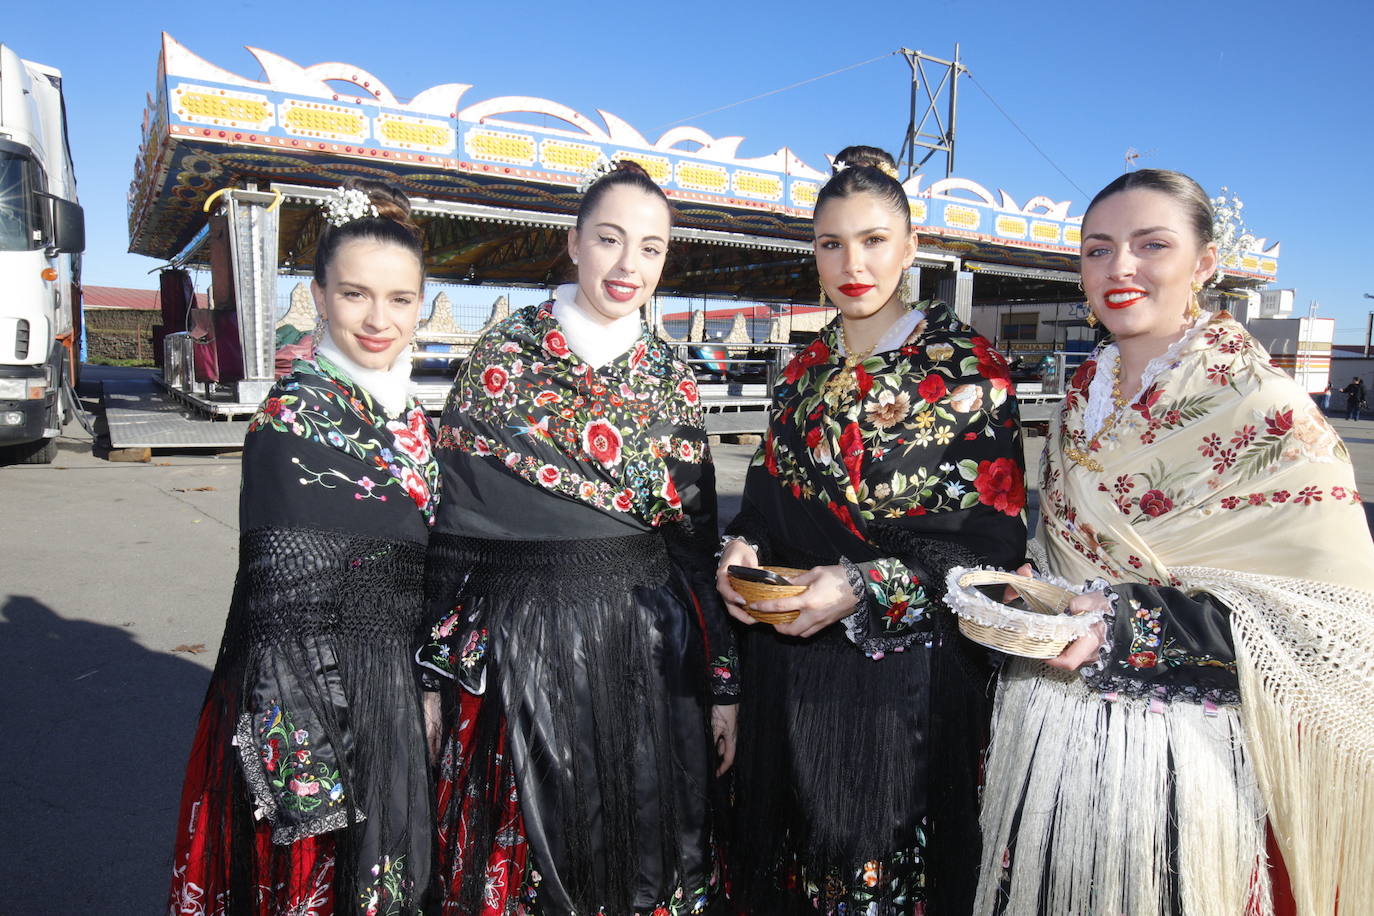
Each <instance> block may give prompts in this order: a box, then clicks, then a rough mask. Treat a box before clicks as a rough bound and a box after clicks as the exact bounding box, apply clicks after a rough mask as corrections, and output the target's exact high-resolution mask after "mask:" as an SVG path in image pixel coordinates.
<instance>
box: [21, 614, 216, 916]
mask: <svg viewBox="0 0 1374 916" xmlns="http://www.w3.org/2000/svg"><path fill="white" fill-rule="evenodd" d="M208 681H209V672H208V671H207V670H205V669H204V668H202V667H200V666H199V665H196V664H194V663H192V662H189V661H184V660H182V659H180V658H178V657H176V656H174V655H166V654H163V653H158V652H150V651H148V650H147V649H144V648H143V647H142V646H140V645H139V644H138V643H137V642H136V641H135V640H134V638H133V635H132V634H131V632H130V631H129V630H126V629H124V628H122V627H118V626H106V625H103V624H96V623H90V622H87V621H80V620H68V619H65V618H63V617H61V616H59V615H58V614H56V613H55V612H54V611H53V610H52V608H50V607H48V606H47V605H45V604H43V603H42V602H41V601H38V600H36V599H34V598H31V597H27V596H17V595H12V596H10V597H8V598H7V599H6V601H5V604H4V606H3V607H0V698H3V699H2V700H0V735H4V740H3V742H0V811H4V812H5V825H6V826H5V829H4V830H3V831H0V863H4V865H3V869H2V870H0V871H3V873H4V874H5V875H6V876H7V877H8V880H6V881H5V885H6V891H5V898H6V899H5V902H4V904H3V907H2V908H3V910H4V912H7V913H34V914H40V913H41V914H49V913H50V914H58V913H82V914H88V916H103V914H110V916H116V914H118V916H128V914H132V913H153V912H163V911H164V909H165V906H164V904H163V903H162V901H163V900H164V899H165V895H166V893H167V884H168V880H169V876H170V863H171V857H172V833H173V829H174V822H175V819H176V807H177V802H178V799H179V797H180V792H181V780H182V773H183V770H184V768H185V765H186V754H187V752H188V751H189V749H190V743H191V738H192V732H193V729H194V721H195V716H196V714H197V712H198V707H199V705H200V698H201V697H202V696H203V694H204V692H205V686H206V684H207V683H208Z"/></svg>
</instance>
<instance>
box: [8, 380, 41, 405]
mask: <svg viewBox="0 0 1374 916" xmlns="http://www.w3.org/2000/svg"><path fill="white" fill-rule="evenodd" d="M45 393H46V386H45V385H44V383H43V380H42V379H41V378H38V379H34V378H0V401H37V400H42V398H43V395H44V394H45Z"/></svg>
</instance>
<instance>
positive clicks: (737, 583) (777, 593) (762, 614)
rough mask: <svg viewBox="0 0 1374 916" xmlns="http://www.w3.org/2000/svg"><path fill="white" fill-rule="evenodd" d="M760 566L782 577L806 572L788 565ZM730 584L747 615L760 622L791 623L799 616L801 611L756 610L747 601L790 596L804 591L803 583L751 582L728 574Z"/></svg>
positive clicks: (790, 576)
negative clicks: (741, 598) (774, 583)
mask: <svg viewBox="0 0 1374 916" xmlns="http://www.w3.org/2000/svg"><path fill="white" fill-rule="evenodd" d="M761 568H762V569H766V570H769V571H770V572H775V573H777V574H778V575H780V576H782V577H783V578H784V579H790V578H792V577H793V576H800V575H801V574H802V573H804V572H806V570H804V569H793V568H792V567H790V566H764V567H761ZM730 586H731V587H732V588H734V590H735V591H737V592H739V593H740V596H741V597H743V598H744V600H745V605H744V609H745V610H746V611H748V612H749V616H750V617H753V618H754V619H755V620H757V621H759V622H760V623H791V622H792V621H794V620H796V619H797V618H798V617H800V616H801V611H756V610H754V609H753V608H752V607H751V606H750V605H749V603H748V602H750V601H767V600H768V599H769V598H791V597H792V596H793V595H800V594H801V593H802V592H804V591H806V588H807V587H806V586H805V585H769V584H768V583H766V582H751V581H749V580H748V579H736V578H735V577H734V576H730Z"/></svg>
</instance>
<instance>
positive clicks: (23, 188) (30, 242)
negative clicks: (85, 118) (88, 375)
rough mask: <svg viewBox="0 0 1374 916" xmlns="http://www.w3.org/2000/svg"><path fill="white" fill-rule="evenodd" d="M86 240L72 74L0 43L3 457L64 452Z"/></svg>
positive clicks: (29, 458) (42, 458) (41, 458)
mask: <svg viewBox="0 0 1374 916" xmlns="http://www.w3.org/2000/svg"><path fill="white" fill-rule="evenodd" d="M85 236H86V231H85V217H84V215H83V214H82V211H81V207H80V206H79V205H78V204H77V202H76V175H75V173H74V172H73V170H72V156H71V149H70V147H69V144H68V141H67V113H66V107H65V104H64V102H63V99H62V74H61V73H59V72H58V71H56V70H54V69H53V68H51V67H47V66H44V65H43V64H36V63H34V62H32V61H27V60H22V59H20V57H19V55H18V54H16V53H15V52H14V51H13V50H12V49H10V48H8V47H6V46H5V45H3V44H0V463H12V462H25V463H34V464H46V463H48V462H50V461H52V459H53V456H54V455H55V454H56V451H57V442H56V438H55V437H56V436H57V435H58V433H59V432H60V431H61V429H62V423H63V421H64V419H65V414H66V406H65V404H66V400H67V399H65V398H64V397H63V394H62V392H63V388H64V387H66V386H69V385H71V384H73V383H74V382H75V379H76V370H77V367H78V365H79V356H80V354H79V352H78V348H79V342H78V340H77V339H76V338H77V332H78V329H79V328H80V312H81V286H80V275H81V252H82V251H83V250H84V249H85V247H86V238H85Z"/></svg>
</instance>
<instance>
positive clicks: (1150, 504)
mask: <svg viewBox="0 0 1374 916" xmlns="http://www.w3.org/2000/svg"><path fill="white" fill-rule="evenodd" d="M1173 507H1174V501H1173V500H1172V499H1170V498H1169V497H1167V496H1165V495H1164V492H1163V491H1162V490H1146V491H1145V492H1144V493H1142V494H1141V495H1140V511H1141V512H1144V513H1145V514H1146V515H1148V516H1149V517H1150V518H1159V517H1160V516H1161V515H1163V514H1164V513H1166V512H1168V511H1169V510H1170V509H1172V508H1173Z"/></svg>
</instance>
